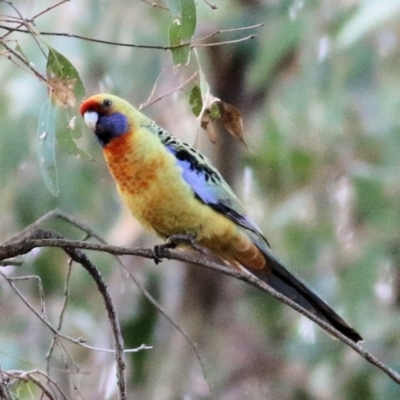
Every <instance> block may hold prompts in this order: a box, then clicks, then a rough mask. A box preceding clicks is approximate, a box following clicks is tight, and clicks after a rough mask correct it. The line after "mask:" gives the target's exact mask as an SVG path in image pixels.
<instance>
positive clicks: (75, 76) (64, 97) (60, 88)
mask: <svg viewBox="0 0 400 400" xmlns="http://www.w3.org/2000/svg"><path fill="white" fill-rule="evenodd" d="M46 72H47V78H48V81H49V84H50V86H51V88H52V89H51V91H50V97H51V99H52V101H54V102H55V103H56V104H57V105H58V106H60V107H66V108H70V107H74V106H75V104H76V102H77V100H78V99H81V98H82V97H83V96H84V95H85V88H84V86H83V83H82V80H81V78H80V76H79V73H78V71H77V70H76V68H75V67H74V66H73V65H72V64H71V63H70V62H69V61H68V60H67V59H66V58H65V57H64V56H63V55H62V54H60V53H59V52H57V51H56V50H54V49H53V48H51V47H49V55H48V58H47V65H46Z"/></svg>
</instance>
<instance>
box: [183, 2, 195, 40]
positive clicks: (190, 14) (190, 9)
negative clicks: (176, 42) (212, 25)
mask: <svg viewBox="0 0 400 400" xmlns="http://www.w3.org/2000/svg"><path fill="white" fill-rule="evenodd" d="M180 7H181V37H182V40H190V39H191V38H192V36H193V35H194V32H195V30H196V4H195V2H194V0H181V1H180Z"/></svg>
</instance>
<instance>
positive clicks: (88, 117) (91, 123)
mask: <svg viewBox="0 0 400 400" xmlns="http://www.w3.org/2000/svg"><path fill="white" fill-rule="evenodd" d="M83 118H84V120H85V123H86V125H87V126H88V127H89V128H90V129H91V130H92V131H94V130H95V129H96V124H97V121H98V119H99V114H97V112H95V111H86V112H85V114H83Z"/></svg>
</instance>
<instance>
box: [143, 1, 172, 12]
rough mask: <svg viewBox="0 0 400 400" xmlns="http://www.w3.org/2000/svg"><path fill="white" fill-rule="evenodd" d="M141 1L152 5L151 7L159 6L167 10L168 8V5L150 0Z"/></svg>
mask: <svg viewBox="0 0 400 400" xmlns="http://www.w3.org/2000/svg"><path fill="white" fill-rule="evenodd" d="M141 1H142V2H143V3H147V4H149V5H150V6H152V7H155V8H161V9H162V10H166V11H169V8H168V7H166V6H163V5H161V4H157V3H153V2H151V1H149V0H141Z"/></svg>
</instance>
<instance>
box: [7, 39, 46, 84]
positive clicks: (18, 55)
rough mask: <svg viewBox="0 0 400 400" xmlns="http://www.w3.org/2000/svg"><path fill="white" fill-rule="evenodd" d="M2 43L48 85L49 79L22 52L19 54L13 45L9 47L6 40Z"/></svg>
mask: <svg viewBox="0 0 400 400" xmlns="http://www.w3.org/2000/svg"><path fill="white" fill-rule="evenodd" d="M1 45H2V46H4V47H5V48H6V49H7V50H8V51H9V52H10V53H11V54H12V55H13V56H14V57H15V58H18V60H20V61H21V62H22V63H23V64H25V65H26V66H27V67H28V68H29V69H30V70H31V71H32V72H33V73H34V74H35V75H36V76H37V77H38V78H39V79H40V80H41V81H43V82H44V83H45V84H46V85H47V86H48V82H47V79H46V78H45V77H44V76H43V75H42V74H41V73H40V72H39V71H37V70H36V69H35V68H33V67H32V65H31V64H30V63H29V61H28V60H25V59H24V58H23V57H22V56H21V55H20V54H18V52H16V51H15V50H13V49H12V48H11V47H8V46H7V45H6V44H5V43H4V42H2V43H1Z"/></svg>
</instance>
